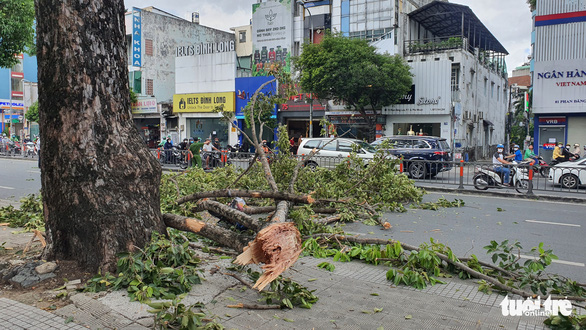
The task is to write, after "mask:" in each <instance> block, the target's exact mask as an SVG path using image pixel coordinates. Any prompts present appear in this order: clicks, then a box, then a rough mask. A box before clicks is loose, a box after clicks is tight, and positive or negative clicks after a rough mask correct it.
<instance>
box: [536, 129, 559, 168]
mask: <svg viewBox="0 0 586 330" xmlns="http://www.w3.org/2000/svg"><path fill="white" fill-rule="evenodd" d="M565 140H566V127H565V126H540V127H539V155H540V156H541V157H543V159H544V160H545V161H546V162H549V161H551V156H552V155H553V147H554V146H555V144H557V143H558V142H562V143H564V142H565Z"/></svg>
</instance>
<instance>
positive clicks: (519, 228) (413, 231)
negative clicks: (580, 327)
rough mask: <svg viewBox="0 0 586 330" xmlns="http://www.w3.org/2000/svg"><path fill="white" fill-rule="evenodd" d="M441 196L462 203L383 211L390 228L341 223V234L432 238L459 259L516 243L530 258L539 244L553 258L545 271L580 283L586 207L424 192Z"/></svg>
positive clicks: (585, 260) (585, 257)
mask: <svg viewBox="0 0 586 330" xmlns="http://www.w3.org/2000/svg"><path fill="white" fill-rule="evenodd" d="M442 196H443V197H445V198H446V199H448V200H454V199H462V200H463V201H464V202H465V205H464V206H463V207H458V208H441V209H440V210H438V211H432V210H422V209H409V210H408V211H407V212H406V213H386V214H385V215H384V218H385V219H386V221H388V222H389V223H390V224H391V225H392V226H393V227H392V228H391V229H390V230H381V229H380V228H378V227H372V226H366V225H363V224H361V223H352V224H347V225H346V226H345V230H346V231H347V232H349V233H360V234H364V235H365V236H367V237H376V238H386V239H388V238H392V239H395V240H399V241H401V242H404V243H408V244H411V245H420V244H421V243H423V242H429V240H430V238H433V239H434V240H436V241H439V242H440V243H443V244H446V245H447V246H449V247H451V248H452V250H453V251H454V252H455V254H456V255H457V256H459V257H465V256H466V257H469V256H470V255H471V254H475V255H476V256H477V257H478V258H479V259H480V260H484V261H487V262H490V261H491V260H490V257H491V256H490V255H488V254H486V250H484V249H483V247H484V246H486V245H488V244H490V241H491V240H495V241H497V242H499V243H500V242H501V241H504V240H509V241H510V242H514V241H515V240H517V241H519V242H521V245H522V246H523V250H522V251H521V255H522V256H531V248H532V247H535V246H538V245H539V243H540V242H543V243H544V246H545V247H546V249H553V253H554V254H556V255H557V256H558V258H559V260H558V261H557V262H555V263H553V264H552V265H551V266H550V267H548V268H547V270H548V271H549V272H551V273H557V274H561V275H564V276H567V277H570V278H572V279H574V280H576V281H578V282H581V283H585V282H586V267H585V264H586V239H585V237H586V216H584V215H585V214H586V204H577V203H564V202H547V201H534V200H523V199H515V198H510V197H494V196H482V195H480V196H478V195H473V196H472V195H458V194H456V193H429V194H428V195H426V196H425V197H424V201H428V202H429V201H437V200H438V199H439V198H440V197H442ZM499 208H500V209H501V210H502V211H499ZM524 260H526V259H524Z"/></svg>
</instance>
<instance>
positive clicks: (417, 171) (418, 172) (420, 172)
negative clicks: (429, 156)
mask: <svg viewBox="0 0 586 330" xmlns="http://www.w3.org/2000/svg"><path fill="white" fill-rule="evenodd" d="M426 172H427V168H426V167H425V163H423V162H414V163H411V164H409V175H410V176H411V178H413V179H423V178H424V177H425V174H426Z"/></svg>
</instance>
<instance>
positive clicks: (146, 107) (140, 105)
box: [130, 97, 157, 115]
mask: <svg viewBox="0 0 586 330" xmlns="http://www.w3.org/2000/svg"><path fill="white" fill-rule="evenodd" d="M130 108H131V109H132V113H133V114H135V115H137V114H145V113H157V99H156V98H154V97H152V98H148V99H143V100H138V101H137V102H136V103H132V104H131V105H130Z"/></svg>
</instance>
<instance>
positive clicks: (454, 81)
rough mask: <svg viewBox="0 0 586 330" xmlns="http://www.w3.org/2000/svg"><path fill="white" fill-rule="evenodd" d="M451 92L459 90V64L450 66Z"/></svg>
mask: <svg viewBox="0 0 586 330" xmlns="http://www.w3.org/2000/svg"><path fill="white" fill-rule="evenodd" d="M451 85H452V92H455V91H459V90H460V64H452V78H451Z"/></svg>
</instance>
